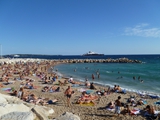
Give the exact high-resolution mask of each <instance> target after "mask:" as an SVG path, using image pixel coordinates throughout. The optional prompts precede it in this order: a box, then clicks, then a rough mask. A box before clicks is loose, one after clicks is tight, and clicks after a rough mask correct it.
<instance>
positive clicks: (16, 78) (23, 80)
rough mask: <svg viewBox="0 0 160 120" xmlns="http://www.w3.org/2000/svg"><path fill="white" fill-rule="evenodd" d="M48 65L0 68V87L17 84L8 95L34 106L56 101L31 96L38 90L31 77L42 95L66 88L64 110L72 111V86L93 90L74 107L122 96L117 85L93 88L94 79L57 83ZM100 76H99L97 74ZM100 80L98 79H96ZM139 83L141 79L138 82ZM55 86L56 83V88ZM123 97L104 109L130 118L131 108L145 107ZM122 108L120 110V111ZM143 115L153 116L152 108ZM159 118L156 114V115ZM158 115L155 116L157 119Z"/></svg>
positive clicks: (55, 75) (12, 65)
mask: <svg viewBox="0 0 160 120" xmlns="http://www.w3.org/2000/svg"><path fill="white" fill-rule="evenodd" d="M51 65H54V63H52V62H48V61H43V62H21V61H20V62H16V63H14V64H7V63H4V64H1V65H0V69H1V73H2V74H1V76H0V81H1V83H0V87H4V86H5V85H8V84H14V83H16V82H19V89H14V90H12V92H11V93H10V94H11V95H12V96H16V97H18V98H19V99H21V100H23V101H25V102H29V103H33V104H41V105H46V104H54V103H56V102H57V101H59V99H56V98H55V99H48V98H41V97H39V96H36V95H35V93H33V92H32V91H31V90H30V89H37V87H38V86H36V85H35V84H34V83H35V81H36V80H34V79H32V78H31V77H30V76H34V77H37V78H38V80H39V82H40V83H41V84H42V85H45V86H43V87H42V89H41V92H42V93H44V92H50V93H51V92H59V91H60V90H61V88H63V86H66V85H67V89H65V90H64V91H63V92H64V95H65V97H66V102H67V106H68V107H71V106H72V103H71V99H72V96H73V95H74V94H75V89H73V88H72V87H71V86H72V85H81V86H83V87H84V88H85V89H89V90H93V91H94V94H92V93H89V94H88V93H87V92H86V91H83V92H82V93H81V95H80V96H79V97H78V99H77V100H76V102H75V103H76V104H88V103H92V104H93V105H96V104H97V102H96V101H97V100H98V99H101V97H103V96H110V95H113V94H120V93H124V91H123V89H122V88H121V87H120V86H119V85H115V86H114V87H113V88H111V87H108V88H105V87H104V89H98V88H97V86H96V85H95V84H94V82H93V80H94V78H95V76H94V75H92V76H91V77H92V82H91V81H89V80H88V79H86V81H85V82H84V83H82V82H78V81H76V80H74V79H73V78H72V77H70V78H68V79H64V80H60V79H58V75H57V74H56V73H53V72H49V71H48V70H49V69H50V67H51ZM98 75H100V74H98ZM99 78H100V76H99ZM139 79H140V78H139ZM54 83H58V86H57V85H55V84H54ZM121 99H122V97H121V96H118V98H117V99H115V100H113V101H110V102H109V103H106V104H107V108H109V109H114V110H115V113H116V114H118V116H119V115H120V114H123V115H126V114H129V115H133V114H134V111H133V110H132V109H131V108H130V106H132V107H137V106H138V105H146V100H145V99H139V100H136V97H135V96H131V97H130V98H128V100H127V102H126V103H124V102H121ZM122 107H123V108H124V109H123V110H122V109H121V108H122ZM143 110H144V111H145V113H144V116H151V117H152V116H154V115H155V111H156V110H155V108H154V107H153V106H151V105H147V106H146V107H145V108H144V109H143ZM158 115H159V114H158ZM158 115H157V116H158Z"/></svg>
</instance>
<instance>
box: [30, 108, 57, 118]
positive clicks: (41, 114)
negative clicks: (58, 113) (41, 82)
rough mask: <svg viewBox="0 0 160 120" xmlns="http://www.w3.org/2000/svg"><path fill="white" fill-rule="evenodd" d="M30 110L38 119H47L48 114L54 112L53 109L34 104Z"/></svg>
mask: <svg viewBox="0 0 160 120" xmlns="http://www.w3.org/2000/svg"><path fill="white" fill-rule="evenodd" d="M32 111H33V112H34V113H35V114H36V115H37V117H38V118H39V119H40V120H47V119H48V116H49V115H50V114H53V113H54V110H53V109H51V108H48V107H45V106H37V105H36V106H35V107H34V108H32Z"/></svg>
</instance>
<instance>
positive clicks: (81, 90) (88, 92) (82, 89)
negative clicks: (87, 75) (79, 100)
mask: <svg viewBox="0 0 160 120" xmlns="http://www.w3.org/2000/svg"><path fill="white" fill-rule="evenodd" d="M78 91H79V92H84V91H86V93H87V94H90V93H93V92H94V90H90V89H85V88H80V89H78Z"/></svg>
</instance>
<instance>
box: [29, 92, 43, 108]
mask: <svg viewBox="0 0 160 120" xmlns="http://www.w3.org/2000/svg"><path fill="white" fill-rule="evenodd" d="M26 101H27V102H29V103H34V104H36V105H37V104H38V103H40V102H43V99H42V98H38V97H36V96H35V94H30V95H29V96H28V99H27V100H26Z"/></svg>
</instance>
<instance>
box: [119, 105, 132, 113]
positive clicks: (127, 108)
mask: <svg viewBox="0 0 160 120" xmlns="http://www.w3.org/2000/svg"><path fill="white" fill-rule="evenodd" d="M121 113H122V114H123V115H126V114H129V115H130V114H131V110H130V108H129V105H126V107H125V108H124V109H123V110H122V111H121Z"/></svg>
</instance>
